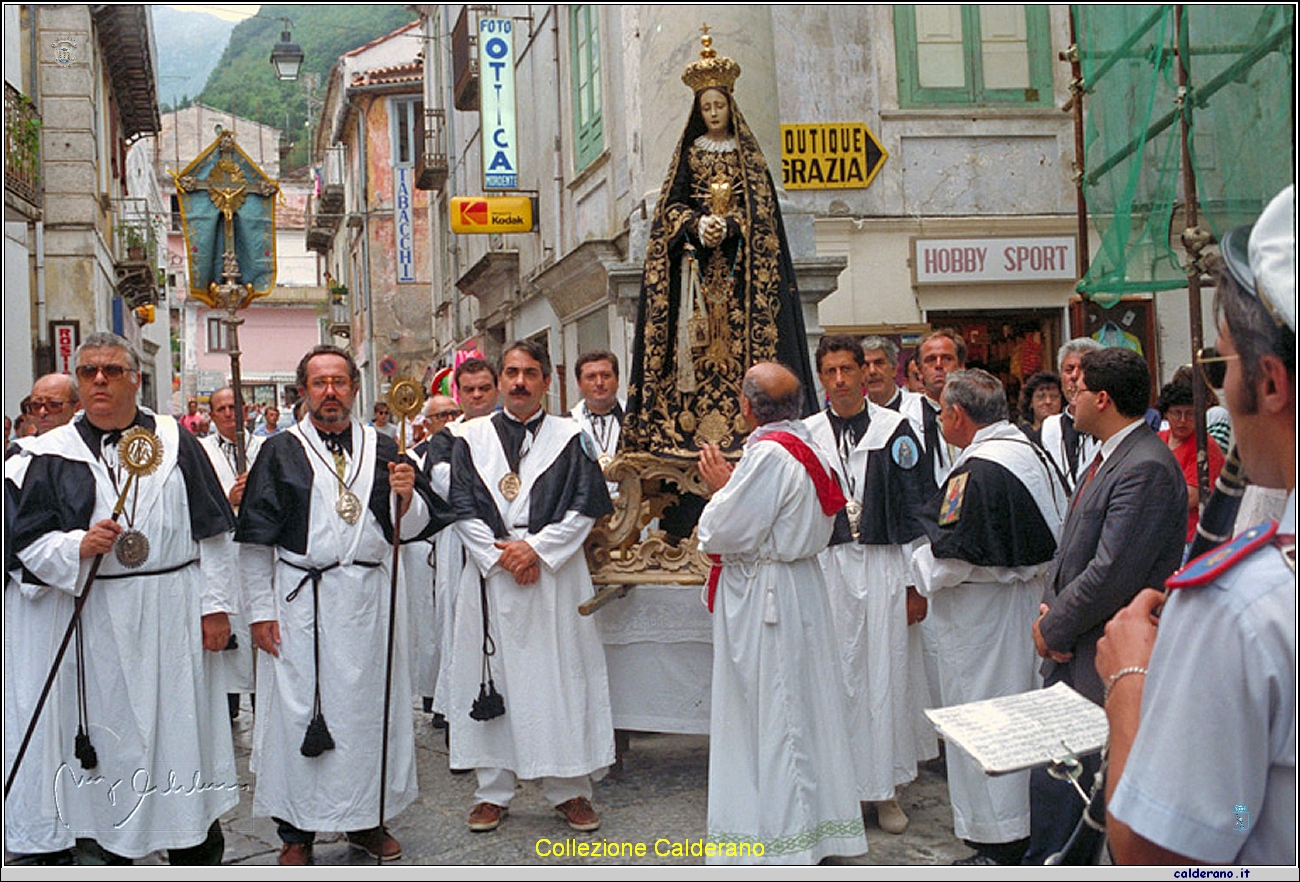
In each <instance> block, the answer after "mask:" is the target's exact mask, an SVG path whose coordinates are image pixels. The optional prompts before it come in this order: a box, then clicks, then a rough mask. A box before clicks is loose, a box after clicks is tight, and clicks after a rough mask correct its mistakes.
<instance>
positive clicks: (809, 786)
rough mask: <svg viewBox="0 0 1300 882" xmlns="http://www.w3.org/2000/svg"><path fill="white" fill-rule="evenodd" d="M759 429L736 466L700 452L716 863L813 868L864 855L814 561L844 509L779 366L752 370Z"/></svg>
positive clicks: (751, 412) (837, 677) (744, 402)
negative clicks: (710, 558) (710, 562)
mask: <svg viewBox="0 0 1300 882" xmlns="http://www.w3.org/2000/svg"><path fill="white" fill-rule="evenodd" d="M740 407H741V414H742V415H743V416H744V418H745V421H746V423H747V424H748V426H749V428H750V429H752V430H753V431H752V432H751V434H750V436H749V440H748V441H746V443H745V451H744V455H743V456H742V457H741V459H740V462H739V463H737V464H736V465H735V466H734V467H733V466H732V465H731V464H730V463H728V462H727V461H726V460H725V459H723V457H722V454H721V453H720V452H719V451H718V449H717V448H716V447H712V446H706V447H705V448H704V449H702V450H701V452H700V466H699V467H700V474H701V476H702V477H703V478H704V480H705V482H706V483H707V484H708V485H709V487H710V488H711V489H712V490H713V491H714V492H713V498H712V499H711V500H710V501H709V504H708V505H707V506H706V507H705V509H704V513H703V514H702V515H701V516H700V524H699V538H700V547H701V548H702V549H703V550H704V551H705V552H707V553H710V554H715V555H719V558H718V560H720V564H719V566H718V567H715V569H714V572H713V573H711V574H710V579H709V586H710V587H709V594H708V596H709V608H710V609H711V610H712V612H713V709H712V720H711V721H710V726H709V809H708V819H709V839H710V844H714V843H717V844H718V851H717V853H715V854H713V855H706V856H705V860H706V861H707V862H709V863H800V864H815V863H817V862H818V861H819V860H821V859H822V858H825V857H830V856H832V855H856V854H862V853H864V852H865V851H866V850H867V840H866V834H865V833H864V832H863V827H862V813H861V809H860V808H859V806H858V795H857V789H856V781H857V775H856V770H855V765H854V763H855V758H854V756H853V754H852V751H851V749H850V746H849V741H848V737H847V734H846V733H847V730H848V726H847V724H846V722H845V705H846V696H845V693H844V685H843V678H842V675H841V673H840V669H839V662H838V660H837V659H836V656H835V647H836V646H837V645H838V644H837V642H836V640H835V631H834V629H833V626H832V624H831V611H830V606H829V602H828V600H827V597H826V585H825V582H824V581H823V579H822V571H821V567H820V566H818V563H817V554H818V553H819V552H820V551H822V550H823V549H824V548H826V545H827V543H828V542H829V541H830V538H831V533H832V531H833V529H834V525H835V515H836V513H837V512H839V511H840V509H842V508H843V507H844V502H845V500H844V496H843V494H842V493H841V492H840V489H839V485H838V484H837V483H836V481H835V478H834V477H833V472H832V471H831V468H830V465H829V462H828V460H827V457H826V454H825V453H824V452H822V451H821V450H820V448H818V447H817V445H816V443H815V442H814V441H813V437H812V433H811V432H810V431H809V430H808V428H807V427H806V426H805V425H804V424H803V423H802V422H801V421H800V419H799V418H800V416H801V415H802V413H803V390H802V388H801V387H800V384H799V381H798V379H796V377H795V376H794V374H792V373H791V372H790V371H789V370H787V369H786V368H784V367H782V366H781V365H778V364H773V363H761V364H757V365H755V366H754V367H752V368H750V369H749V371H748V372H747V373H746V374H745V379H744V382H743V384H742V386H741V399H740Z"/></svg>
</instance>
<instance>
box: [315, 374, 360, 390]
mask: <svg viewBox="0 0 1300 882" xmlns="http://www.w3.org/2000/svg"><path fill="white" fill-rule="evenodd" d="M307 385H308V386H309V387H310V388H312V389H315V390H317V391H324V389H325V387H326V386H333V387H334V388H335V389H344V390H346V389H350V388H351V387H352V380H351V379H349V378H348V377H312V378H311V379H310V380H308V381H307Z"/></svg>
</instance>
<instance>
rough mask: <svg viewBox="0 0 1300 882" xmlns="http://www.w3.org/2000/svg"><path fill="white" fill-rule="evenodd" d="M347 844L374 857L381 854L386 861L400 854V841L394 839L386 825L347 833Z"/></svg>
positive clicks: (394, 858)
mask: <svg viewBox="0 0 1300 882" xmlns="http://www.w3.org/2000/svg"><path fill="white" fill-rule="evenodd" d="M348 845H350V846H352V847H353V848H355V849H358V850H360V851H364V852H365V853H366V854H368V855H370V856H371V857H372V858H375V859H379V857H380V856H381V855H382V856H383V859H384V860H386V861H395V860H397V859H398V858H399V857H401V856H402V843H400V842H398V841H397V840H396V839H394V838H393V836H392V834H391V833H389V832H388V828H386V827H371V828H370V829H369V830H357V831H356V832H354V833H349V834H348Z"/></svg>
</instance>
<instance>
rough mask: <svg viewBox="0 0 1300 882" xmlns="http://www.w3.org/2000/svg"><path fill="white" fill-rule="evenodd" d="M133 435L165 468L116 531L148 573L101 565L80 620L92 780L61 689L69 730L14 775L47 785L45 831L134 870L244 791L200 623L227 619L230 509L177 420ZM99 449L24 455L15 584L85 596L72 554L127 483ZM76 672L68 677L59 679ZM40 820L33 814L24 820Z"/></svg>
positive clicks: (104, 448) (152, 421)
mask: <svg viewBox="0 0 1300 882" xmlns="http://www.w3.org/2000/svg"><path fill="white" fill-rule="evenodd" d="M134 423H135V424H137V425H141V426H143V427H145V428H147V429H149V430H151V431H153V432H155V433H156V435H157V436H158V438H159V439H160V441H161V442H162V450H163V457H162V463H161V465H159V467H158V468H157V469H156V470H155V471H154V472H153V473H152V474H149V475H146V476H144V477H141V478H139V479H137V481H136V482H135V483H134V486H135V487H136V488H137V489H136V491H133V494H135V495H134V498H133V496H132V495H128V498H127V503H126V512H127V514H126V515H125V516H124V517H123V518H122V523H123V525H124V526H127V525H128V522H130V523H133V524H134V528H135V529H137V530H139V531H140V532H142V533H143V534H144V535H145V536H146V538H147V539H148V541H149V557H148V559H147V560H146V561H145V562H144V564H143V565H142V566H141V567H140V568H139V569H128V568H126V567H123V566H122V564H121V563H119V562H118V561H117V559H116V558H115V556H114V555H113V554H111V553H110V554H107V555H105V556H104V558H103V563H102V565H101V567H100V570H99V575H98V578H97V581H96V583H95V585H94V587H93V589H92V591H91V594H90V596H89V598H88V599H87V601H86V605H85V607H84V608H83V610H82V617H81V622H82V627H81V632H82V639H83V644H84V655H85V658H86V666H85V680H86V689H85V702H86V708H87V720H88V723H89V734H90V737H91V741H92V743H93V744H94V747H95V749H96V752H97V753H98V757H99V764H98V766H97V767H96V768H94V769H93V770H89V771H87V770H85V769H83V768H82V767H81V764H80V762H79V761H78V760H77V759H76V757H75V756H74V753H73V746H74V742H73V734H74V733H75V732H76V729H77V720H76V712H75V704H72V703H70V702H68V701H67V700H66V699H67V697H68V696H69V695H75V688H74V687H71V686H70V685H69V684H66V683H65V684H64V685H63V686H62V687H60V688H61V690H62V691H63V696H64V700H63V701H56V703H55V705H53V706H51V707H49V708H47V710H46V713H54V714H56V715H57V714H60V713H63V714H67V713H69V712H70V713H71V716H70V717H64V718H62V719H60V720H59V721H58V723H57V728H58V732H57V733H53V737H52V738H51V739H50V740H49V741H48V742H47V746H46V749H45V750H44V752H43V753H42V754H39V755H29V756H28V757H27V758H26V759H25V760H24V767H23V768H24V773H26V770H27V769H28V768H29V764H30V768H31V769H32V770H34V771H35V773H37V774H39V775H40V776H42V778H43V780H44V781H45V783H46V787H47V792H49V795H50V797H51V798H52V801H53V808H54V811H55V813H56V814H55V817H56V818H57V819H58V820H59V821H60V822H61V823H62V824H65V825H66V828H67V829H68V830H70V831H71V832H73V833H74V834H75V835H76V836H77V837H86V838H92V839H95V840H97V841H98V842H99V843H100V845H102V846H103V847H104V848H106V849H108V850H109V851H111V852H113V853H115V854H118V855H122V856H124V857H129V858H140V857H144V856H145V855H147V854H149V853H150V852H152V851H155V850H158V849H161V848H189V847H192V846H195V845H198V844H199V843H201V842H203V841H204V839H206V838H207V834H208V828H209V827H210V826H211V824H212V822H213V821H214V820H216V819H217V818H218V817H219V816H220V815H221V814H222V813H223V812H225V811H226V810H228V809H229V808H231V807H232V806H234V805H235V804H236V803H237V802H238V800H239V794H238V787H239V781H238V778H237V775H236V770H235V762H234V751H233V747H232V744H231V739H230V726H229V719H228V716H227V710H226V700H225V696H224V695H223V694H221V692H220V691H219V690H218V689H216V688H214V683H213V679H212V678H213V676H214V673H213V664H214V662H215V654H214V653H210V652H206V651H204V649H203V634H202V621H201V620H202V616H203V615H206V614H208V613H215V612H226V613H229V612H231V611H233V610H234V609H235V608H236V601H235V598H234V596H233V589H232V586H234V585H235V584H236V578H235V571H234V554H233V551H234V549H233V547H232V546H231V544H230V535H229V531H230V529H231V527H232V526H233V519H232V516H231V512H230V506H229V505H227V504H226V500H225V496H224V495H223V494H222V492H221V487H220V485H219V484H218V483H217V480H216V476H215V475H214V474H213V472H212V467H211V465H210V464H209V463H208V459H207V456H205V455H204V453H203V451H202V450H201V449H200V447H199V444H198V441H197V440H195V439H194V438H193V437H192V436H191V435H190V434H189V433H188V432H183V431H181V430H180V428H179V427H178V425H177V423H176V421H175V420H174V419H172V418H171V417H165V416H155V415H153V414H152V413H150V412H148V411H146V410H138V411H137V412H136V416H135V420H134ZM102 434H103V433H101V432H99V431H98V430H97V429H95V428H94V427H93V426H91V425H90V423H89V421H88V420H86V418H85V417H84V416H78V417H77V418H76V419H74V421H73V422H72V423H70V424H68V425H66V426H61V427H59V428H58V429H55V430H52V431H50V432H48V433H47V434H45V435H42V436H40V437H39V438H38V439H37V440H36V442H35V443H33V444H32V446H31V448H30V452H31V455H32V459H31V463H30V464H29V466H28V468H27V473H26V475H25V477H24V480H23V484H22V494H21V498H20V501H19V504H18V512H17V515H16V517H15V519H14V527H13V533H14V535H13V539H12V541H13V549H14V552H15V554H16V555H17V558H18V560H19V561H20V562H21V564H22V566H23V568H24V573H25V574H24V577H23V581H24V582H27V583H28V584H44V585H47V586H49V587H50V588H51V589H54V590H57V591H60V592H65V593H67V594H69V595H75V594H77V593H79V592H80V590H81V587H82V585H83V584H84V581H85V578H86V576H87V574H88V572H89V568H90V565H91V559H89V558H87V559H82V558H81V557H80V544H81V539H82V537H83V536H84V535H85V531H86V530H87V529H88V528H89V527H90V526H91V525H92V524H94V523H96V522H98V521H100V520H103V519H106V518H108V517H109V516H110V514H111V512H112V509H113V506H114V504H115V503H116V501H117V496H118V491H117V487H119V486H121V483H122V482H124V481H125V479H126V478H125V473H124V472H122V471H121V470H119V469H117V468H111V469H110V467H109V466H108V465H106V464H105V459H104V457H105V456H107V457H109V458H110V461H112V462H114V463H115V462H116V459H115V457H116V450H115V444H114V443H113V441H112V438H111V436H110V437H109V438H107V439H104V441H103V443H101V436H102ZM65 624H66V623H65ZM72 670H73V666H72V665H70V664H66V663H65V666H64V670H63V672H62V673H63V675H64V676H67V675H68V673H69V672H71V671H72ZM26 673H27V675H29V676H36V677H43V676H44V674H45V670H41V671H35V670H34V669H33V670H29V671H28V672H26ZM8 676H9V672H6V677H8ZM37 688H39V686H38V687H37ZM110 796H111V797H112V798H110ZM49 808H50V806H49V805H48V804H47V803H46V802H45V801H42V803H41V804H40V805H39V806H31V807H24V808H22V809H19V810H22V811H28V810H30V811H36V812H47V811H48V810H49Z"/></svg>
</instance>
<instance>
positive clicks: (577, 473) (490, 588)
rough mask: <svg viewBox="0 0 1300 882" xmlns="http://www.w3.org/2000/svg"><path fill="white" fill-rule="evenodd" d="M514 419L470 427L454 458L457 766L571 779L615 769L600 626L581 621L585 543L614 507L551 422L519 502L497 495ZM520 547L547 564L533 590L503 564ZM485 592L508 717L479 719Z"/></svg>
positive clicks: (576, 433) (525, 474)
mask: <svg viewBox="0 0 1300 882" xmlns="http://www.w3.org/2000/svg"><path fill="white" fill-rule="evenodd" d="M510 419H511V417H509V416H508V415H506V414H505V413H497V414H494V415H493V416H492V417H490V418H486V419H479V420H473V421H471V422H469V423H467V424H466V426H465V429H464V435H463V437H461V438H457V439H456V446H455V450H454V452H453V453H452V463H451V481H452V488H451V502H452V507H453V509H454V510H455V513H456V516H457V519H458V520H457V522H456V531H457V533H458V534H459V535H460V537H461V540H462V542H463V543H464V546H465V550H466V553H467V555H468V561H469V562H468V564H467V565H466V567H465V569H464V573H463V576H462V579H461V584H460V586H459V588H458V589H457V593H456V608H455V612H454V614H453V624H454V634H453V639H452V646H451V652H450V670H449V672H448V676H447V681H446V685H447V694H446V700H447V711H446V713H447V721H448V724H449V725H450V726H451V766H452V768H461V769H470V768H477V769H508V770H510V771H512V772H514V773H515V775H516V776H517V777H518V778H522V779H536V778H544V777H555V778H572V777H577V776H580V775H586V774H589V773H591V772H595V771H598V770H600V769H603V768H605V767H607V766H609V765H611V764H612V763H613V762H614V724H613V717H612V715H611V711H610V702H609V682H608V677H607V675H606V671H605V652H604V648H603V647H602V645H601V642H600V636H599V634H598V633H597V631H596V623H595V622H594V621H593V620H592V619H590V618H588V617H584V616H580V615H579V614H578V604H580V603H582V602H583V601H584V600H586V599H588V598H589V597H590V596H591V594H592V585H591V576H590V574H589V572H588V570H587V561H586V557H585V555H584V554H583V550H582V545H583V542H584V541H585V539H586V537H587V535H588V533H589V532H590V531H591V526H592V524H593V523H594V522H595V520H596V519H597V518H599V517H601V516H602V515H604V514H607V513H609V512H611V511H612V510H613V507H612V506H611V504H610V501H609V493H608V491H607V490H606V488H605V481H604V479H603V477H602V475H601V472H600V467H599V465H598V464H597V462H596V455H595V451H594V449H588V448H587V446H586V445H584V443H583V439H584V438H586V435H585V433H584V432H583V431H582V429H581V428H580V427H579V426H578V424H577V423H576V422H574V421H573V420H569V419H564V418H563V417H560V418H557V417H554V416H545V417H543V419H542V422H541V425H540V426H539V427H538V428H537V431H536V434H535V436H534V438H533V441H532V442H531V448H530V449H529V450H528V452H527V454H526V455H525V456H523V458H522V460H521V461H520V463H519V466H518V472H517V474H518V475H519V478H520V482H521V486H520V489H519V493H518V495H517V496H516V497H515V498H514V499H513V500H509V499H506V497H505V496H504V494H503V493H502V491H501V486H500V485H501V479H502V478H503V477H504V476H505V475H506V474H507V473H508V472H510V471H511V469H510V465H509V462H508V460H507V456H506V452H505V448H504V446H503V443H502V433H507V434H508V433H509V431H510V427H507V426H505V425H504V421H507V420H510ZM515 426H516V427H518V423H517V422H516V423H515ZM588 444H589V442H588ZM519 539H522V540H524V541H527V542H528V543H529V544H530V545H532V546H533V549H534V550H535V551H536V552H537V554H538V556H539V558H540V564H541V575H540V579H539V581H538V582H537V583H536V584H533V585H519V584H517V583H516V582H515V579H514V577H513V576H512V575H510V573H508V572H506V571H505V570H504V569H502V568H501V567H500V566H498V565H497V560H498V558H499V557H500V556H501V551H500V549H498V548H496V547H495V545H494V543H495V542H496V541H512V540H519ZM480 579H482V580H483V581H482V583H480ZM484 594H486V596H487V598H488V612H489V633H490V634H491V635H492V638H493V640H494V641H495V644H496V654H495V655H494V656H492V658H491V666H492V677H493V679H494V681H495V683H496V687H497V689H498V691H499V692H500V693H501V694H502V695H503V696H504V699H505V708H506V712H505V715H504V716H501V717H497V718H496V719H493V720H488V721H477V720H472V719H470V717H469V711H470V707H471V704H472V703H473V700H474V699H475V697H477V695H478V693H479V684H480V682H481V674H482V665H483V613H482V602H481V598H482V597H483V595H484Z"/></svg>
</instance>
